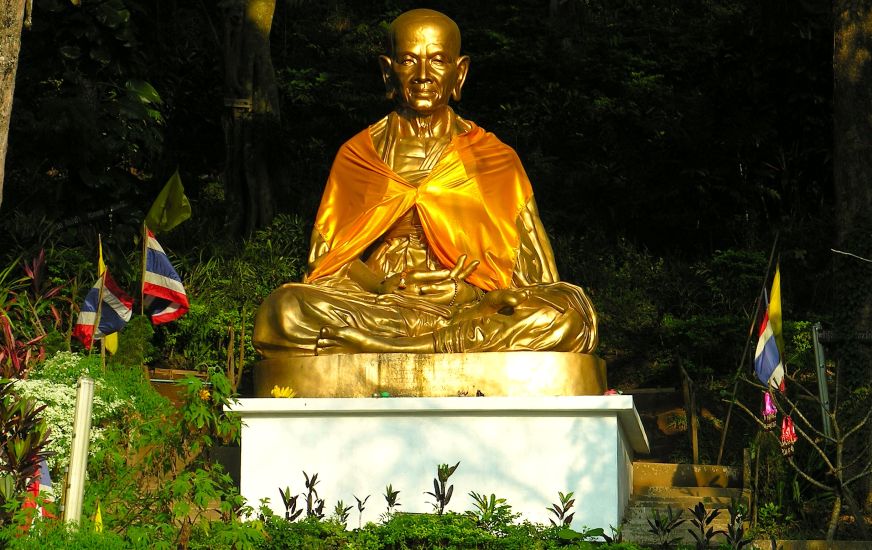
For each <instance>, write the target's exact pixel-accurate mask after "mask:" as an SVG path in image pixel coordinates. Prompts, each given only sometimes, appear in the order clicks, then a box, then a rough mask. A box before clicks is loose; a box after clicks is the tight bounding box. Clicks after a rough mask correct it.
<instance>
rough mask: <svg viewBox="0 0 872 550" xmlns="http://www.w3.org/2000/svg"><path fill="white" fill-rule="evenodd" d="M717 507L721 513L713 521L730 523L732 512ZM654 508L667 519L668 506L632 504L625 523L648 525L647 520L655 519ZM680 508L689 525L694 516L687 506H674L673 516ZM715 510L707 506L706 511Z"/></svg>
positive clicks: (627, 511) (625, 517) (625, 516)
mask: <svg viewBox="0 0 872 550" xmlns="http://www.w3.org/2000/svg"><path fill="white" fill-rule="evenodd" d="M717 509H718V510H721V513H720V514H718V515H717V517H716V518H715V519H714V522H713V523H723V524H726V523H729V521H730V513H729V512H728V511H727V510H726V509H724V508H717ZM654 510H657V512H659V513H660V517H661V518H662V519H665V518H666V517H668V511H667V508H666V506H663V507H662V508H660V507H657V508H648V507H638V506H631V507H629V508H627V510H626V512H624V523H625V524H626V523H634V522H636V523H641V524H644V525H647V520H648V519H653V517H654ZM679 510H683V511H684V513H682V514H681V519H684V520H687V521H685V524H687V525H688V526H689V525H690V520H691V518H693V516H692V515H691V513H690V512H689V511H688V510H687V508H680V509H679V508H677V507H675V506H673V507H672V515H673V517H675V514H676V513H678V511H679ZM713 510H715V508H711V507H706V512H708V513H711V512H712V511H713Z"/></svg>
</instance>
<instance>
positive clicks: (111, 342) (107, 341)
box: [97, 241, 118, 355]
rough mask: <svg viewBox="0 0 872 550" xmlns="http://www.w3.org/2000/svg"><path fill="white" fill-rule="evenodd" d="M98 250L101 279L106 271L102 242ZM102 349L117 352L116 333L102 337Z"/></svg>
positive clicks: (98, 272) (98, 273)
mask: <svg viewBox="0 0 872 550" xmlns="http://www.w3.org/2000/svg"><path fill="white" fill-rule="evenodd" d="M98 248H99V250H100V258H99V259H98V260H97V277H101V276H102V275H103V272H104V271H106V264H105V263H104V262H103V242H102V241H101V242H100V244H99V245H98ZM103 347H105V348H106V351H108V352H109V353H111V354H112V355H115V352H116V351H118V333H117V332H113V333H112V334H107V335H105V336H103Z"/></svg>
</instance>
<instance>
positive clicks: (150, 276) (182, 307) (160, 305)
mask: <svg viewBox="0 0 872 550" xmlns="http://www.w3.org/2000/svg"><path fill="white" fill-rule="evenodd" d="M145 234H146V239H147V241H146V246H145V273H144V275H143V277H144V279H143V282H142V296H143V300H145V306H146V308H147V309H148V313H149V315H150V316H151V322H152V323H153V324H155V325H160V324H162V323H169V322H170V321H173V320H175V319H178V318H179V317H181V316H182V315H184V314H185V313H187V311H188V307H189V305H188V296H187V294H186V293H185V287H184V286H183V285H182V279H181V277H179V274H178V273H176V270H175V269H174V268H173V264H172V263H170V259H169V258H167V255H166V252H164V250H163V248H162V247H161V245H160V243H158V242H157V239H155V238H154V233H152V232H151V230H150V229H148V228H146V229H145Z"/></svg>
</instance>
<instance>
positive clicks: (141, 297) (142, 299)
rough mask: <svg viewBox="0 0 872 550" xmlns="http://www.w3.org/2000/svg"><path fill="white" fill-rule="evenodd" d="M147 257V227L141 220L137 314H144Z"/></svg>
mask: <svg viewBox="0 0 872 550" xmlns="http://www.w3.org/2000/svg"><path fill="white" fill-rule="evenodd" d="M147 258H148V228H147V227H146V225H145V220H142V281H141V284H140V286H139V314H140V315H145V267H146V263H147V262H146V259H147Z"/></svg>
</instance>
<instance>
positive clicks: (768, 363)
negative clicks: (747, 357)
mask: <svg viewBox="0 0 872 550" xmlns="http://www.w3.org/2000/svg"><path fill="white" fill-rule="evenodd" d="M763 299H764V303H765V304H766V311H765V312H764V314H763V321H762V322H761V323H760V337H759V339H758V340H757V350H756V352H755V353H754V370H755V371H756V372H757V378H759V379H760V381H761V382H763V383H764V384H766V385H768V386H771V387H773V388H779V387H780V386H781V381H782V380H783V379H784V366H783V365H782V363H781V354H780V353H779V352H778V343H777V342H776V340H775V333H774V332H773V330H772V323H771V322H770V320H769V300H768V299H766V296H765V294H764V297H763Z"/></svg>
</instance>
